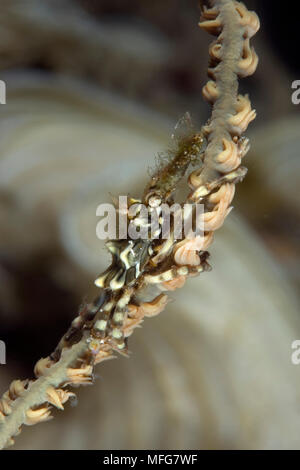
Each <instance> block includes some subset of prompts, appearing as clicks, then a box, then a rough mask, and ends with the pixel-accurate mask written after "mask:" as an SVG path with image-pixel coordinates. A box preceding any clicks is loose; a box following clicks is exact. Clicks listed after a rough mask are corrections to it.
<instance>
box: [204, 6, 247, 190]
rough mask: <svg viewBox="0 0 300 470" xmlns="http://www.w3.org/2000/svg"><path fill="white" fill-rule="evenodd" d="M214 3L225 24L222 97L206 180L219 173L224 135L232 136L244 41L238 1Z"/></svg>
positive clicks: (219, 73) (218, 72)
mask: <svg viewBox="0 0 300 470" xmlns="http://www.w3.org/2000/svg"><path fill="white" fill-rule="evenodd" d="M214 6H215V7H216V8H217V10H218V11H219V16H218V17H219V19H220V21H221V24H222V33H221V35H220V36H219V40H220V41H221V44H222V52H221V61H220V63H219V64H218V65H217V66H216V67H215V68H214V69H213V74H214V77H215V84H216V88H217V90H218V98H217V99H216V101H215V103H214V106H213V109H212V114H211V119H210V124H209V126H208V127H209V135H208V146H207V149H206V152H205V156H204V168H203V171H202V173H201V179H202V180H203V182H204V181H205V182H210V181H212V180H214V179H216V178H217V177H218V176H219V172H218V170H217V168H216V164H215V163H216V157H217V156H218V154H219V153H220V152H222V150H223V147H222V141H223V139H224V138H225V139H227V140H231V136H230V132H229V125H228V117H229V116H230V115H233V114H235V105H236V98H237V91H238V79H237V71H238V63H239V60H240V58H241V55H242V50H243V42H244V41H243V34H244V28H243V26H242V25H241V24H240V22H239V15H238V12H237V11H236V8H235V3H234V2H232V1H230V0H229V1H228V0H216V1H215V2H214ZM200 26H201V23H200Z"/></svg>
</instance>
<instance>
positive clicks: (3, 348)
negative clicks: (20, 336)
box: [0, 340, 6, 364]
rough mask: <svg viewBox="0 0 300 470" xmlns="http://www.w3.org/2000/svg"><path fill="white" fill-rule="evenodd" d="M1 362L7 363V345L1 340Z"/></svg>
mask: <svg viewBox="0 0 300 470" xmlns="http://www.w3.org/2000/svg"><path fill="white" fill-rule="evenodd" d="M0 364H6V345H5V343H4V341H2V340H0Z"/></svg>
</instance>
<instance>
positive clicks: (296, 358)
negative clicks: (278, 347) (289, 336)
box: [291, 339, 300, 366]
mask: <svg viewBox="0 0 300 470" xmlns="http://www.w3.org/2000/svg"><path fill="white" fill-rule="evenodd" d="M291 348H292V349H294V351H293V352H292V354H291V362H292V364H294V365H295V366H298V365H299V364H300V339H295V340H294V341H293V342H292V344H291Z"/></svg>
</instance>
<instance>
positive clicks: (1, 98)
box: [0, 80, 6, 104]
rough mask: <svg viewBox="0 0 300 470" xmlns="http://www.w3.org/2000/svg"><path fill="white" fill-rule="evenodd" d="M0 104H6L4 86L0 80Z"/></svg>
mask: <svg viewBox="0 0 300 470" xmlns="http://www.w3.org/2000/svg"><path fill="white" fill-rule="evenodd" d="M0 104H6V84H5V82H4V81H3V80H0Z"/></svg>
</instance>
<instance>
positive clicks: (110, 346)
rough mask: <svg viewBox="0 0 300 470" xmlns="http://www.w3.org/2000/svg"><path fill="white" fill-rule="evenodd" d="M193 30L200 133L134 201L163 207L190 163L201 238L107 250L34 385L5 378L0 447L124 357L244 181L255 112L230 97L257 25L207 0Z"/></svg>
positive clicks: (236, 7) (189, 269)
mask: <svg viewBox="0 0 300 470" xmlns="http://www.w3.org/2000/svg"><path fill="white" fill-rule="evenodd" d="M200 27H201V28H202V29H204V30H206V31H208V32H209V33H211V34H213V35H215V36H216V40H215V41H214V42H213V43H212V44H211V46H210V48H209V55H210V63H209V68H208V75H209V78H210V80H209V81H208V82H207V84H206V85H205V86H204V88H203V96H204V98H205V99H206V100H207V101H208V102H209V103H211V105H212V114H211V118H210V119H209V121H208V122H207V124H206V125H205V126H203V128H202V129H201V131H200V132H192V133H191V134H190V135H189V136H187V137H185V138H182V139H181V140H180V141H179V143H178V148H177V151H176V152H175V154H174V155H173V156H172V158H171V159H170V160H169V162H168V163H167V164H166V165H165V166H164V167H162V168H160V169H159V171H158V172H157V173H156V174H154V175H153V177H152V178H151V181H150V182H149V184H148V186H147V187H146V189H145V192H144V195H143V198H142V200H140V201H138V202H140V203H144V204H145V205H146V206H147V208H148V209H149V213H150V212H151V211H153V210H154V209H155V208H157V207H158V206H159V205H160V204H161V203H162V202H164V203H168V204H169V203H171V202H172V201H173V197H174V193H175V190H176V186H177V183H178V181H179V180H180V179H181V178H182V177H184V174H185V173H186V171H187V169H188V167H189V165H190V164H193V165H195V164H197V165H198V166H197V168H196V169H195V170H194V171H193V172H192V173H191V174H190V175H189V178H188V184H189V186H190V188H191V192H190V194H189V196H188V198H187V201H186V202H189V203H190V204H191V205H195V204H197V203H199V202H200V203H202V204H203V205H204V229H205V232H204V236H203V237H200V236H196V237H194V238H192V239H191V238H188V237H187V238H186V239H184V240H180V241H178V240H176V239H175V236H174V231H173V232H172V231H171V234H170V236H169V238H168V239H167V240H162V239H161V238H157V239H151V238H149V239H147V240H115V241H110V242H108V243H107V247H108V249H109V251H110V252H111V254H112V264H111V266H110V267H109V268H108V269H107V270H106V271H105V272H104V273H102V274H101V275H100V276H99V277H98V278H97V279H96V281H95V284H96V285H97V286H98V287H99V289H100V290H99V292H100V293H99V296H98V297H97V298H96V299H95V301H94V302H92V303H90V304H85V305H84V306H83V307H81V309H80V311H79V314H78V316H77V317H76V318H75V319H74V320H73V322H72V324H71V326H70V328H69V330H68V331H67V333H66V334H65V335H64V336H63V338H62V339H61V341H60V343H59V344H58V346H57V348H56V349H55V351H54V352H53V353H52V354H51V355H50V356H49V357H48V358H45V359H41V360H40V361H39V362H38V363H37V364H36V366H35V369H34V374H35V379H33V380H23V381H21V380H15V381H14V382H12V384H11V385H10V388H9V390H8V391H7V392H6V393H5V394H4V395H3V397H2V399H1V401H0V448H3V447H6V446H9V445H11V444H13V442H14V437H15V436H16V435H17V434H18V433H19V432H20V430H21V426H22V425H23V424H27V425H32V424H36V423H39V422H42V421H47V420H48V419H50V418H51V411H52V408H53V407H56V408H58V409H61V410H62V409H63V405H64V404H65V402H67V401H68V400H69V399H72V398H74V396H75V395H74V393H73V392H71V391H69V387H70V386H72V385H80V384H87V383H92V382H93V372H94V367H95V365H96V364H98V363H99V362H102V361H104V360H106V359H111V358H113V357H114V355H115V352H119V353H121V354H124V355H127V354H128V351H127V347H128V346H127V338H128V337H129V336H130V335H131V334H132V332H133V330H134V329H135V328H136V327H137V326H139V325H140V324H141V323H142V322H143V320H144V318H145V317H151V316H154V315H157V314H159V313H160V312H161V311H162V310H163V309H164V308H165V306H166V304H167V303H168V300H169V299H168V296H167V295H166V294H165V293H162V291H172V290H174V289H176V288H179V287H182V286H183V284H184V283H185V281H186V279H187V278H188V277H190V276H195V275H197V274H199V273H200V272H202V271H205V270H207V269H209V268H210V266H209V265H208V263H207V258H208V252H207V251H206V250H207V248H208V247H209V245H210V244H211V243H212V240H213V233H214V231H215V230H217V229H218V228H219V227H221V225H222V224H223V222H224V220H225V218H226V216H227V215H228V214H229V212H230V210H231V206H230V204H231V201H232V199H233V196H234V191H235V184H236V183H237V182H239V181H241V180H242V178H243V177H244V176H245V174H246V169H245V168H244V167H242V166H241V160H242V158H243V157H244V156H245V154H246V153H247V151H248V149H249V142H248V139H247V138H245V137H243V133H244V132H245V130H246V129H247V126H248V124H249V122H251V121H252V120H253V119H254V118H255V111H254V110H252V109H251V104H250V100H249V98H248V96H242V95H239V94H238V77H246V76H248V75H251V74H252V73H253V72H254V71H255V68H256V66H257V62H258V59H257V55H256V54H255V51H254V49H253V48H252V47H251V46H250V43H249V40H250V38H251V37H252V36H253V35H254V34H255V33H256V31H257V30H258V28H259V20H258V17H257V15H256V14H255V13H254V12H249V11H248V10H247V9H246V7H245V6H244V5H243V4H242V3H239V2H236V1H232V0H216V1H214V2H212V4H211V7H210V8H207V7H203V10H202V16H201V21H200ZM134 202H137V200H130V204H133V203H134ZM137 221H138V219H137ZM137 223H138V222H137ZM140 223H143V222H140ZM160 228H161V227H160ZM149 286H152V288H153V286H156V288H157V295H156V296H155V297H154V298H152V300H150V301H145V299H146V293H147V292H148V291H147V289H148V288H149ZM148 290H149V289H148ZM148 295H149V294H148Z"/></svg>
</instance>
